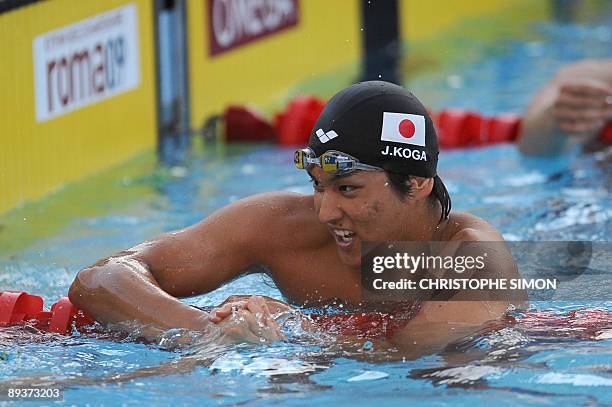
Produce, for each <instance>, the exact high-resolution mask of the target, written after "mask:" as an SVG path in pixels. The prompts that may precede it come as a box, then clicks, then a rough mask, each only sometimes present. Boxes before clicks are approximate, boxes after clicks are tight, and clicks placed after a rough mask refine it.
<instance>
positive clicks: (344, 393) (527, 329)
mask: <svg viewBox="0 0 612 407" xmlns="http://www.w3.org/2000/svg"><path fill="white" fill-rule="evenodd" d="M610 27H611V26H610V24H607V25H606V24H595V25H592V26H555V25H551V24H548V23H547V24H541V25H537V26H535V27H534V32H535V34H534V35H536V36H537V38H538V40H537V41H532V42H528V43H525V42H508V43H504V44H501V45H500V46H501V47H502V49H503V52H497V53H495V54H494V55H490V56H488V57H485V58H483V59H482V60H479V61H474V62H473V64H472V66H471V69H470V70H465V69H464V68H462V69H463V70H462V71H461V72H464V73H463V74H461V75H460V74H459V73H457V72H451V71H445V72H437V73H435V74H432V75H429V76H427V77H423V78H421V79H415V80H414V81H413V82H412V83H411V84H410V86H411V88H413V89H414V91H415V93H416V94H417V95H418V96H420V97H421V98H422V99H423V100H424V101H425V102H426V103H427V104H428V105H430V106H432V107H433V108H434V109H439V108H442V107H447V106H448V107H450V106H454V107H466V108H470V109H477V110H480V111H482V112H483V113H486V114H492V113H497V112H502V111H517V112H518V111H520V108H521V107H522V106H523V104H524V103H525V101H526V100H527V99H528V97H529V95H530V93H531V92H532V91H533V89H535V88H536V87H537V86H538V85H539V84H542V83H544V82H545V80H546V79H547V78H548V77H549V76H550V74H551V72H553V71H554V68H555V67H556V66H560V65H561V64H562V63H564V62H567V61H571V60H574V59H577V58H581V57H604V56H607V57H611V56H612V47H610V43H611V41H612V29H611V28H610ZM568 38H579V39H580V41H582V44H583V45H584V44H587V45H588V46H579V45H572V46H565V45H566V43H567V39H568ZM542 61H543V62H542ZM457 78H459V79H457ZM206 151H207V152H194V153H192V154H191V156H190V157H189V158H188V159H186V160H185V161H184V162H182V163H181V164H180V165H177V166H174V167H172V168H162V169H158V170H156V171H155V172H154V173H152V174H150V175H147V176H145V177H140V178H137V179H129V178H128V179H126V178H124V179H121V180H120V181H118V182H121V183H122V185H123V187H124V188H135V186H138V187H142V186H143V185H144V186H146V187H147V188H149V189H150V191H151V192H152V193H150V194H147V195H146V196H143V197H142V199H139V200H136V201H132V202H130V203H129V204H127V205H125V206H124V207H123V209H121V210H113V211H111V212H110V213H107V214H105V215H101V216H91V217H86V218H75V219H74V220H73V221H72V222H71V223H70V224H69V225H67V226H66V227H65V228H63V229H62V230H61V231H59V232H58V233H55V234H54V235H52V236H51V237H47V238H42V239H39V240H37V241H35V242H34V243H32V244H31V245H29V246H28V247H27V248H24V249H21V250H19V251H17V252H15V253H11V254H7V255H4V256H2V257H0V270H2V274H1V275H0V290H7V289H17V288H18V289H22V290H25V291H28V292H31V293H36V294H40V295H43V296H44V297H45V300H46V303H52V302H54V301H55V300H56V299H57V298H58V297H59V296H62V295H65V293H66V292H67V289H68V286H69V284H70V283H71V281H72V280H73V278H74V276H75V274H76V272H77V271H78V270H79V269H81V268H83V267H84V266H87V265H89V264H91V263H93V262H94V261H96V260H97V259H98V258H100V257H102V256H106V255H108V254H111V253H113V252H116V251H118V250H120V249H122V248H125V247H129V246H132V245H134V244H136V243H138V242H141V241H143V240H146V239H149V238H151V237H153V236H155V235H157V234H159V233H162V232H166V231H170V230H175V229H179V228H182V227H185V226H187V225H190V224H193V223H194V222H197V221H198V220H200V219H201V218H202V217H204V216H206V215H208V214H210V213H211V212H212V211H214V210H215V209H217V208H219V207H222V206H224V205H226V204H228V203H230V202H232V201H234V200H237V199H240V198H242V197H245V196H248V195H252V194H255V193H260V192H266V191H274V190H285V191H295V192H300V193H310V191H311V188H312V187H311V185H310V184H309V183H308V181H307V176H306V175H305V174H304V173H303V172H299V171H296V170H295V169H294V167H293V164H292V150H291V149H287V148H281V147H277V146H268V145H266V146H261V145H260V146H251V147H245V146H234V147H231V146H230V147H228V148H227V149H224V150H223V151H218V150H215V149H214V148H209V149H207V150H206ZM611 156H612V149H610V148H608V149H607V150H602V151H600V152H597V153H595V154H583V153H582V152H580V151H579V149H577V148H575V149H574V150H573V151H572V152H571V153H570V154H569V155H567V156H564V157H560V158H552V159H535V158H525V157H522V156H521V155H520V154H519V153H518V152H517V150H516V149H515V147H514V146H513V145H505V144H504V145H497V146H493V147H487V148H482V149H474V150H469V151H467V150H457V151H443V152H442V153H441V155H440V164H439V172H440V174H441V177H442V178H443V179H444V181H445V183H446V185H447V187H448V189H449V192H450V194H451V196H452V199H453V210H458V211H469V212H471V213H474V214H475V215H478V216H481V217H483V218H485V219H486V220H488V221H489V222H491V223H492V224H493V225H495V226H496V227H497V228H498V229H499V230H501V231H502V233H503V235H504V236H505V238H506V239H508V240H538V241H539V240H542V241H545V240H594V241H606V242H609V241H610V240H611V238H612V228H611V219H612V209H611V208H610V202H611V194H610V185H611V179H612V178H611V177H612V172H611V171H610V163H611ZM41 216H44V214H43V215H41ZM271 239H273V237H271ZM232 294H265V295H269V296H272V297H275V298H279V299H280V298H282V297H281V296H280V293H279V292H278V290H276V289H275V288H274V286H273V285H272V284H271V282H270V281H268V280H267V279H266V278H265V277H262V276H261V275H250V276H246V277H243V278H240V279H238V280H235V281H233V282H232V283H230V284H228V285H226V286H224V287H222V288H220V289H218V290H216V291H214V292H213V293H209V294H207V295H204V296H200V297H195V298H190V299H187V300H186V302H188V303H190V304H194V305H198V306H208V305H215V304H218V303H220V302H222V301H223V300H224V299H225V298H226V297H228V296H229V295H232ZM611 300H612V299H611ZM531 306H532V311H545V312H546V313H547V315H555V314H559V316H560V317H559V318H561V319H562V320H563V321H565V322H564V323H563V324H562V325H559V324H557V325H555V324H547V323H546V322H542V323H541V324H539V325H538V324H537V323H536V324H534V323H528V322H529V319H528V318H527V317H525V322H524V323H518V324H516V325H513V326H506V327H500V328H498V329H494V330H493V331H491V332H487V333H482V334H480V335H472V336H470V337H467V338H465V339H464V340H462V341H459V342H458V343H456V344H454V345H453V346H450V347H449V348H448V349H447V350H446V351H444V352H441V353H438V354H434V355H428V356H424V357H421V358H419V359H416V360H399V361H385V360H384V358H381V357H380V355H378V356H379V358H378V359H382V360H377V361H374V360H370V359H372V358H368V352H370V351H364V352H361V353H358V354H347V353H344V352H342V351H340V350H339V349H338V347H337V346H335V345H334V342H333V340H329V338H316V337H308V336H307V335H305V336H304V335H296V336H295V337H294V340H292V341H288V342H282V343H277V344H274V345H272V346H253V345H239V346H229V347H223V348H219V347H213V346H211V345H210V344H207V343H206V342H202V343H199V344H198V345H196V346H192V347H187V348H179V349H178V350H177V349H174V347H173V336H172V334H173V333H172V332H169V333H168V335H167V336H166V337H165V338H164V340H163V341H161V342H160V343H159V344H144V343H141V342H138V341H135V340H134V338H133V336H128V337H125V336H112V335H110V334H109V335H106V336H104V337H99V336H96V335H81V336H74V337H58V336H54V335H38V334H30V333H29V332H28V331H27V330H25V329H23V328H8V329H4V330H0V355H2V357H1V358H0V378H2V381H1V383H0V387H2V388H6V387H10V386H17V385H20V386H22V387H23V386H25V385H27V384H28V383H33V382H36V383H40V382H44V381H50V382H53V383H59V384H58V385H62V386H64V387H65V394H64V402H65V403H67V404H85V403H89V404H94V405H97V404H107V405H117V404H126V405H130V404H134V405H140V404H145V403H146V404H154V405H155V404H160V405H162V404H176V405H186V404H191V403H198V404H206V405H235V404H255V405H306V406H311V405H325V404H332V403H333V404H334V405H337V406H341V405H351V406H355V405H366V404H367V405H405V404H406V402H407V400H409V401H410V403H411V404H414V405H428V406H429V405H445V404H450V405H474V406H478V405H490V404H491V403H495V404H496V405H499V406H503V405H508V406H511V405H517V404H523V405H559V406H562V405H567V406H575V405H605V404H608V405H609V404H611V403H612V391H611V390H612V339H610V330H611V329H612V325H611V322H612V321H611V320H610V318H608V319H606V317H605V315H607V314H606V313H605V311H607V312H612V301H599V302H597V303H595V302H594V301H587V302H585V301H565V302H562V303H561V302H552V301H550V302H546V301H543V302H536V303H533V304H532V305H531ZM585 308H586V309H589V310H591V311H593V310H604V314H603V315H604V317H603V318H601V319H599V320H598V321H596V323H595V324H594V325H592V326H591V327H590V328H588V329H587V328H580V326H579V325H580V324H579V323H577V322H579V320H580V316H578V317H576V318H573V319H572V317H571V314H570V316H568V313H569V312H570V311H572V310H576V309H585ZM517 318H518V319H519V320H521V318H522V316H521V315H520V314H519V315H517ZM564 318H565V319H564ZM532 322H533V321H532ZM575 323H576V324H575ZM560 326H561V327H560ZM572 329H573V330H572ZM292 337H293V336H292ZM318 339H321V340H320V341H319V340H318ZM372 352H373V353H376V350H374V351H372ZM147 369H149V370H147ZM383 403H384V404H383Z"/></svg>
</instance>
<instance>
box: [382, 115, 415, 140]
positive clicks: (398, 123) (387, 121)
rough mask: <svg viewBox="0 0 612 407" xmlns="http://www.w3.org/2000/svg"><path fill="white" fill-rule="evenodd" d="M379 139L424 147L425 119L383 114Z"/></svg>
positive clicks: (413, 116)
mask: <svg viewBox="0 0 612 407" xmlns="http://www.w3.org/2000/svg"><path fill="white" fill-rule="evenodd" d="M380 139H381V140H383V141H393V142H395V143H402V144H412V145H415V146H422V147H425V117H423V116H421V115H418V114H407V113H390V112H383V124H382V132H381V136H380Z"/></svg>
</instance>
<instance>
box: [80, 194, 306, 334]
mask: <svg viewBox="0 0 612 407" xmlns="http://www.w3.org/2000/svg"><path fill="white" fill-rule="evenodd" d="M293 197H294V196H293V195H290V194H264V195H258V196H254V197H251V198H248V199H245V200H241V201H238V202H235V203H233V204H231V205H229V206H227V207H225V208H223V209H220V210H219V211H217V212H215V213H214V214H212V215H211V216H210V217H209V218H207V219H205V220H203V221H201V222H200V223H198V224H196V225H194V226H191V227H189V228H186V229H184V230H181V231H178V232H174V233H167V234H164V235H162V236H159V237H157V238H155V239H153V240H152V241H149V242H145V243H143V244H140V245H138V246H136V247H134V248H132V249H130V250H127V251H123V252H120V253H118V254H116V255H113V256H110V257H108V258H106V259H103V260H101V261H99V262H97V263H96V264H94V265H92V266H90V267H88V268H85V269H83V270H81V271H80V272H79V273H78V274H77V277H76V279H75V280H74V282H73V283H72V286H71V287H70V292H69V296H70V300H71V301H72V302H73V303H74V304H76V305H77V306H79V307H81V308H83V309H84V310H85V311H87V312H88V313H90V314H91V315H92V316H93V317H94V318H95V319H96V320H98V321H101V322H118V321H126V320H138V321H141V322H144V323H148V324H152V325H155V326H158V327H161V328H175V327H182V328H187V329H193V330H206V329H207V327H208V326H209V324H210V323H209V321H208V318H207V314H205V313H204V312H202V311H200V310H197V309H195V308H193V307H190V306H188V305H185V304H183V303H182V302H181V301H179V300H178V299H177V297H185V296H191V295H198V294H202V293H206V292H209V291H212V290H214V289H216V288H217V287H219V286H220V285H222V284H223V283H225V282H228V281H230V280H232V279H233V278H235V277H237V276H239V275H240V274H241V273H244V272H246V270H247V269H248V268H249V267H250V266H252V265H254V264H258V263H260V262H265V260H266V256H267V255H270V254H271V252H272V251H274V250H275V249H274V248H275V247H276V246H275V245H271V244H269V243H270V240H269V236H268V235H267V234H266V233H265V231H266V230H268V231H270V230H273V229H274V228H275V226H274V225H277V224H278V223H279V222H282V217H283V215H285V214H286V212H284V210H285V207H286V204H287V202H290V201H291V200H292V199H293ZM271 233H273V232H271Z"/></svg>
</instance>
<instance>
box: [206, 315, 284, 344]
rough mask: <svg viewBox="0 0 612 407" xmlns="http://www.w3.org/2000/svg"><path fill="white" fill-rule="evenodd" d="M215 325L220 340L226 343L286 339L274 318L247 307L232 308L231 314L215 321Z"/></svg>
mask: <svg viewBox="0 0 612 407" xmlns="http://www.w3.org/2000/svg"><path fill="white" fill-rule="evenodd" d="M260 309H261V306H260ZM217 327H218V328H219V330H220V335H221V340H222V342H226V343H240V342H251V343H261V342H273V341H279V340H285V339H287V337H286V335H285V334H284V333H283V331H282V330H281V327H280V326H279V325H278V324H277V323H276V321H274V319H272V318H271V317H265V316H264V314H263V313H262V312H257V313H253V312H251V311H250V310H249V309H248V308H241V309H237V308H234V309H232V312H231V315H230V316H229V317H227V318H225V319H223V320H222V321H221V322H219V323H217Z"/></svg>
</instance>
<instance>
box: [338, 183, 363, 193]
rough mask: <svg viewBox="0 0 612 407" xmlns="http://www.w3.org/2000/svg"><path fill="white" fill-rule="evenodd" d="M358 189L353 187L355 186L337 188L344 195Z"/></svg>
mask: <svg viewBox="0 0 612 407" xmlns="http://www.w3.org/2000/svg"><path fill="white" fill-rule="evenodd" d="M358 189H359V187H357V186H355V185H340V186H339V187H338V190H340V192H342V193H345V194H350V193H352V192H355V191H357V190H358Z"/></svg>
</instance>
